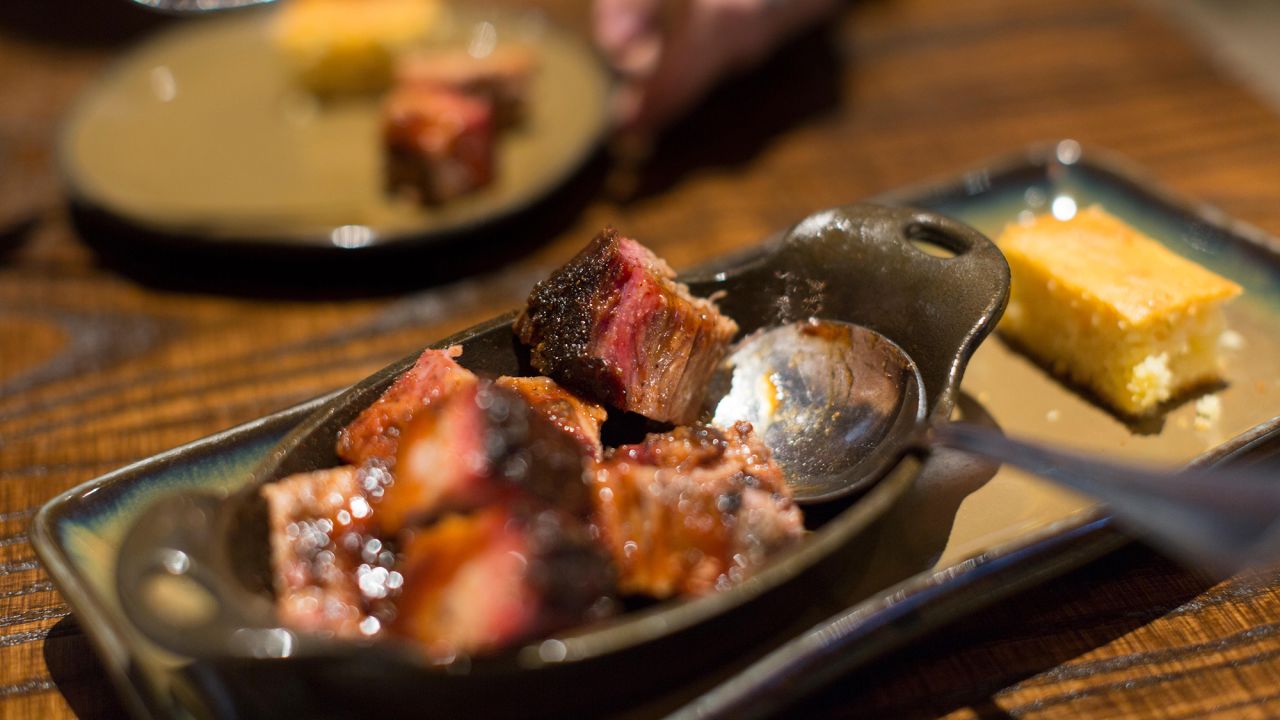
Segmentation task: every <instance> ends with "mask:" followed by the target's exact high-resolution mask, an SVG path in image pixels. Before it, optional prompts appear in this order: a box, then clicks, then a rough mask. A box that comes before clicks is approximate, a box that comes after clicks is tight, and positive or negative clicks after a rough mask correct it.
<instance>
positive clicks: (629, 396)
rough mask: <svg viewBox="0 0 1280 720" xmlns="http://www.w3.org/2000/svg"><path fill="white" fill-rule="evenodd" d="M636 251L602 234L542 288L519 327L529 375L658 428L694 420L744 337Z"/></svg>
mask: <svg viewBox="0 0 1280 720" xmlns="http://www.w3.org/2000/svg"><path fill="white" fill-rule="evenodd" d="M674 277H675V272H674V271H673V270H672V269H671V268H670V267H669V266H668V265H667V264H666V263H665V262H663V261H662V260H661V259H660V258H658V257H657V256H656V255H654V254H653V253H652V252H650V251H649V250H648V249H647V248H645V247H644V246H643V245H641V244H640V243H638V242H636V241H635V240H632V239H631V238H627V237H623V236H622V235H620V234H619V233H618V232H617V231H615V230H614V229H612V228H605V229H604V231H602V232H601V233H600V234H599V235H597V236H596V238H595V239H594V240H592V241H591V243H590V244H589V245H588V246H587V247H586V248H584V249H583V250H582V251H581V252H579V253H578V255H577V256H576V257H574V258H573V259H572V260H570V261H569V263H568V264H567V265H565V266H564V267H562V268H560V269H559V270H557V271H556V272H555V273H554V274H552V276H551V277H549V278H547V279H546V280H544V281H542V282H540V283H538V284H537V285H536V286H535V287H534V289H533V292H532V293H531V294H530V295H529V301H528V306H527V307H526V308H525V310H524V312H522V313H521V314H520V317H519V318H517V319H516V322H515V326H514V329H515V332H516V335H518V336H519V338H520V340H521V342H523V343H525V344H526V345H529V346H530V347H531V352H530V359H531V361H532V363H533V366H534V367H536V368H537V369H538V370H540V371H542V372H543V373H545V374H546V375H549V376H550V377H552V378H554V379H555V380H556V381H558V382H560V383H561V384H563V385H564V386H565V387H567V388H569V389H570V390H573V391H575V392H579V393H582V394H584V395H586V396H587V397H590V398H592V399H595V400H599V401H601V402H604V403H607V404H610V405H613V406H614V407H617V408H620V409H622V410H627V411H630V412H635V413H639V414H640V415H644V416H645V417H648V418H650V419H652V420H658V421H663V422H672V423H677V424H685V423H690V422H693V421H694V420H696V419H697V417H698V414H699V413H700V411H701V404H702V399H703V394H704V393H705V390H706V387H707V384H708V382H709V381H710V379H711V375H712V374H713V373H714V372H715V368H716V365H717V364H718V363H719V362H720V360H721V359H722V358H723V357H724V354H725V352H726V350H727V348H728V345H729V342H730V341H731V340H732V339H733V336H734V335H735V334H736V333H737V331H738V326H737V324H736V323H734V322H733V320H730V319H729V318H727V317H725V316H723V315H721V314H720V311H719V310H718V309H717V308H716V306H715V304H714V303H712V302H711V301H710V300H706V299H702V298H695V297H693V296H692V295H690V294H689V290H688V288H686V287H685V286H684V285H681V284H680V283H677V282H675V281H674V280H673V278H674Z"/></svg>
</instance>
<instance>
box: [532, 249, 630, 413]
mask: <svg viewBox="0 0 1280 720" xmlns="http://www.w3.org/2000/svg"><path fill="white" fill-rule="evenodd" d="M618 238H619V235H618V232H617V231H616V230H614V229H613V228H611V227H606V228H605V229H604V230H602V231H601V232H600V234H599V235H596V237H595V238H594V239H593V240H592V241H591V243H590V244H588V245H587V246H586V247H585V248H583V249H582V250H581V251H580V252H579V253H578V254H577V255H575V256H574V258H573V259H572V260H570V261H569V262H568V263H567V264H565V266H564V267H562V268H560V269H559V270H557V271H555V272H554V273H552V275H551V277H549V278H547V279H546V280H543V281H542V282H540V283H538V284H537V285H534V287H533V292H532V293H531V294H530V295H529V302H528V305H527V307H526V308H525V311H524V312H522V313H521V314H520V317H518V318H516V322H515V325H514V326H513V329H514V330H515V333H516V336H517V337H519V338H520V342H523V343H524V344H526V345H529V346H530V360H531V361H532V363H533V366H534V367H536V368H538V369H539V370H541V371H542V372H544V373H546V374H547V375H550V376H551V377H553V378H555V379H556V380H558V381H559V382H561V383H562V384H564V385H566V386H568V387H571V388H573V389H574V390H577V391H578V392H582V393H585V394H587V395H589V396H591V397H594V398H597V399H599V400H602V401H604V402H606V403H609V404H611V405H615V406H618V407H624V406H625V405H626V388H625V386H624V385H623V383H622V372H621V370H620V369H618V368H616V367H610V366H609V365H608V364H607V363H606V362H605V361H604V360H603V359H601V358H596V357H591V356H589V355H588V354H587V353H588V348H589V347H590V345H591V339H592V333H593V332H594V331H595V327H596V318H597V317H599V316H600V315H602V314H603V313H604V312H606V311H607V309H608V304H610V301H611V298H610V297H608V296H607V295H606V294H605V293H603V292H602V290H605V289H608V288H615V287H617V285H618V283H619V281H620V279H621V277H620V276H621V274H622V267H621V266H620V265H619V264H618V263H616V262H614V261H613V258H614V256H615V255H616V253H617V245H618ZM552 331H553V332H554V335H553V336H552V335H551V332H552Z"/></svg>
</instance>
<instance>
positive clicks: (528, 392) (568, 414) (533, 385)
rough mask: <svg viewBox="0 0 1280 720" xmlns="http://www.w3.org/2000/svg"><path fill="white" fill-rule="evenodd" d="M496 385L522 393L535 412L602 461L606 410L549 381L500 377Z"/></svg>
mask: <svg viewBox="0 0 1280 720" xmlns="http://www.w3.org/2000/svg"><path fill="white" fill-rule="evenodd" d="M494 384H495V385H497V386H498V387H503V388H507V389H509V390H514V391H515V392H517V393H520V396H521V397H523V398H524V400H525V402H527V403H529V407H531V408H533V409H534V410H535V411H537V412H538V413H539V414H541V415H542V416H543V417H545V418H546V419H547V420H549V421H551V423H552V424H553V425H555V426H556V427H558V428H560V430H561V431H562V432H564V433H567V434H568V435H569V436H571V437H573V438H574V439H575V440H577V441H578V442H579V443H581V444H582V449H583V450H584V451H586V452H587V454H589V455H590V456H591V457H593V458H595V459H597V460H599V459H600V457H601V455H602V454H603V452H604V451H603V449H602V448H601V446H600V425H601V424H603V423H604V421H605V418H606V417H607V415H606V413H605V410H604V408H603V407H600V406H599V405H597V404H595V403H593V402H589V401H587V400H583V399H582V398H580V397H578V396H577V395H574V394H573V393H571V392H569V391H568V390H565V389H564V388H562V387H560V386H559V385H557V384H556V382H555V381H554V380H552V379H551V378H548V377H500V378H498V379H497V380H496V381H494Z"/></svg>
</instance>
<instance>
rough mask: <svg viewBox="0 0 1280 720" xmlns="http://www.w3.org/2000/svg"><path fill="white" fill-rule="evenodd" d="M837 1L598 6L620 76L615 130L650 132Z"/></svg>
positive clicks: (609, 2) (635, 1)
mask: <svg viewBox="0 0 1280 720" xmlns="http://www.w3.org/2000/svg"><path fill="white" fill-rule="evenodd" d="M835 1H836V0H594V5H593V18H592V20H593V29H594V34H595V39H596V43H597V44H598V45H599V47H600V49H601V50H602V51H603V52H604V54H605V56H606V58H608V60H609V61H610V62H611V63H612V65H613V67H614V68H615V70H616V71H617V72H618V74H619V75H620V77H621V80H622V81H621V84H620V87H619V89H618V92H617V94H616V96H615V98H614V106H613V116H614V122H615V126H616V127H617V129H618V130H619V131H621V132H625V133H633V134H640V135H647V134H650V133H652V132H654V131H656V130H658V129H660V128H661V127H663V126H664V125H666V124H668V123H670V122H671V121H673V120H675V119H676V118H677V117H678V116H679V115H681V114H682V113H684V112H685V111H687V110H688V109H690V108H691V107H692V106H693V105H694V104H696V103H697V101H698V100H699V99H700V98H701V97H702V96H703V95H704V94H706V92H707V91H708V90H710V89H711V87H712V86H714V85H715V84H716V82H718V81H719V80H720V79H722V78H723V77H725V76H726V75H728V74H730V73H732V72H735V71H737V70H741V69H744V68H746V67H749V66H750V65H753V64H755V63H756V62H758V61H760V60H761V59H763V57H764V56H766V55H767V54H768V53H769V52H770V51H772V50H773V49H774V48H775V47H776V46H777V45H778V44H780V43H781V42H782V41H783V40H785V39H786V38H787V37H788V36H789V35H791V33H793V32H795V31H796V30H798V29H799V28H801V27H803V26H805V25H807V24H808V23H810V22H813V21H814V20H816V19H817V18H819V17H821V16H823V15H824V14H826V13H827V12H828V11H830V9H831V8H832V7H834V5H835Z"/></svg>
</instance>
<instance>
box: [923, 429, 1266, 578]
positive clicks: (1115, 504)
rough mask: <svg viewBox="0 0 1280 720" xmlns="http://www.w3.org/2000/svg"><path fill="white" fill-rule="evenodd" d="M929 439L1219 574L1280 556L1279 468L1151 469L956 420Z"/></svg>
mask: <svg viewBox="0 0 1280 720" xmlns="http://www.w3.org/2000/svg"><path fill="white" fill-rule="evenodd" d="M929 439H930V441H931V444H936V445H943V446H947V447H951V448H955V449H957V450H963V451H966V452H970V453H973V454H976V455H983V456H986V457H988V458H991V459H993V460H999V461H1001V462H1005V463H1008V464H1010V465H1014V466H1016V467H1019V468H1021V469H1023V470H1026V471H1029V472H1032V473H1035V474H1036V475H1039V476H1041V477H1043V478H1045V479H1048V480H1051V481H1053V482H1055V483H1057V484H1059V485H1063V486H1066V487H1069V488H1071V489H1073V490H1077V491H1079V492H1081V493H1084V494H1086V495H1090V496H1092V497H1095V498H1097V499H1098V500H1101V501H1102V502H1103V503H1105V504H1106V505H1107V507H1108V508H1109V509H1110V511H1111V512H1112V513H1113V514H1114V515H1115V516H1116V518H1117V519H1118V520H1119V521H1120V522H1121V523H1122V524H1123V525H1125V526H1126V528H1128V529H1130V530H1132V531H1134V532H1135V533H1136V534H1138V535H1140V536H1142V537H1143V538H1144V539H1145V540H1147V541H1149V542H1150V543H1151V544H1152V545H1154V546H1156V547H1158V548H1161V549H1163V550H1166V551H1168V552H1169V553H1170V554H1172V555H1174V556H1176V557H1178V558H1180V559H1182V560H1183V561H1185V562H1187V563H1188V564H1190V565H1192V566H1195V567H1198V568H1201V569H1204V570H1208V571H1210V572H1213V573H1218V574H1229V573H1231V572H1233V571H1235V570H1238V569H1241V568H1243V567H1246V566H1254V565H1270V564H1274V563H1275V562H1276V561H1278V560H1280V482H1277V480H1280V472H1277V471H1276V469H1275V468H1274V466H1273V467H1272V469H1271V470H1270V472H1267V471H1266V470H1264V469H1263V468H1262V467H1243V466H1239V465H1236V466H1229V467H1214V468H1194V469H1187V470H1182V471H1172V470H1170V471H1159V470H1150V469H1144V468H1139V467H1133V466H1129V465H1121V464H1117V463H1112V462H1107V461H1103V460H1098V459H1095V458H1091V457H1086V456H1084V455H1081V454H1077V453H1073V452H1067V451H1064V450H1057V449H1053V448H1049V447H1046V446H1043V445H1040V444H1038V443H1034V442H1030V441H1027V440H1019V439H1015V438H1011V437H1008V436H1006V435H1004V434H1002V433H1000V432H998V431H995V430H991V429H988V428H983V427H978V426H975V425H968V424H963V423H953V424H941V425H938V426H936V427H935V428H933V431H932V433H931V435H930V438H929Z"/></svg>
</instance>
